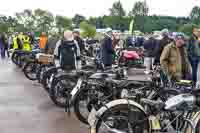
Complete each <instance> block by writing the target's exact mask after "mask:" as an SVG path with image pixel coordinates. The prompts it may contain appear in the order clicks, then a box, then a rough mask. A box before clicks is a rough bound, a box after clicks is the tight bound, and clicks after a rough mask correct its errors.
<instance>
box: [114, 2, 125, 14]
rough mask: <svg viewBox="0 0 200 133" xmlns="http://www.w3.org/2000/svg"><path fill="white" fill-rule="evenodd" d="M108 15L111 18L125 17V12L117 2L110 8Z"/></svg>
mask: <svg viewBox="0 0 200 133" xmlns="http://www.w3.org/2000/svg"><path fill="white" fill-rule="evenodd" d="M110 15H111V16H125V15H126V12H125V10H124V9H123V6H122V3H121V2H120V1H117V2H115V3H114V4H113V6H112V8H110Z"/></svg>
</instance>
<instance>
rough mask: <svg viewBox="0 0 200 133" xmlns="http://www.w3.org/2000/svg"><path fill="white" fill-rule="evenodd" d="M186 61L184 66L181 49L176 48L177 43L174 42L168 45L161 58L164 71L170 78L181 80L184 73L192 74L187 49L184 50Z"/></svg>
mask: <svg viewBox="0 0 200 133" xmlns="http://www.w3.org/2000/svg"><path fill="white" fill-rule="evenodd" d="M183 55H184V59H185V63H184V66H182V65H181V64H182V60H181V55H180V51H179V49H178V48H177V47H176V45H175V43H174V42H172V43H170V44H168V45H167V46H166V47H165V48H164V50H163V52H162V54H161V57H160V63H161V67H162V69H163V71H164V72H165V74H167V75H168V76H169V77H170V78H173V79H177V80H180V79H181V78H182V76H183V73H182V72H183V70H184V72H187V74H188V73H189V72H190V64H189V60H188V54H187V50H186V48H184V54H183Z"/></svg>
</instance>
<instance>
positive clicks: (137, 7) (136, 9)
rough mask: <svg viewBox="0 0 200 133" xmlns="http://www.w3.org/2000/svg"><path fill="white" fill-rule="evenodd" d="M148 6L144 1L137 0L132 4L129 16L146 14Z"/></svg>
mask: <svg viewBox="0 0 200 133" xmlns="http://www.w3.org/2000/svg"><path fill="white" fill-rule="evenodd" d="M148 12H149V7H148V5H147V3H146V2H141V1H138V2H136V3H135V4H134V6H133V9H132V11H131V12H130V13H129V16H147V15H148Z"/></svg>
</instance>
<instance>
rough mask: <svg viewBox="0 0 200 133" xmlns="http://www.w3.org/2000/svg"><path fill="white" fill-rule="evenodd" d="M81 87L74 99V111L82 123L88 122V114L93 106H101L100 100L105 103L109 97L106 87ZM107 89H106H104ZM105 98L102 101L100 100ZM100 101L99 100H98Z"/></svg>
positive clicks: (97, 107)
mask: <svg viewBox="0 0 200 133" xmlns="http://www.w3.org/2000/svg"><path fill="white" fill-rule="evenodd" d="M87 88H89V89H85V88H83V89H82V90H81V91H80V92H79V93H78V94H77V96H76V98H75V99H74V104H73V106H74V113H75V115H76V117H77V118H78V119H79V120H80V121H81V122H82V123H84V124H88V116H89V114H90V112H91V110H92V108H93V107H95V108H96V109H99V108H100V107H101V106H102V103H101V102H105V103H107V102H108V101H107V100H109V99H106V98H105V97H109V94H111V93H109V92H108V90H107V89H103V88H96V87H95V89H91V88H90V87H87ZM106 90H107V91H106ZM103 99H105V100H104V101H101V100H103ZM100 101H101V102H100Z"/></svg>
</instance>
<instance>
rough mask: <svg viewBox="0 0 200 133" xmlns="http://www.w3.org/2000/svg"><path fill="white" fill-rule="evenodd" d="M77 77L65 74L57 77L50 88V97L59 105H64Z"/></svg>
mask: <svg viewBox="0 0 200 133" xmlns="http://www.w3.org/2000/svg"><path fill="white" fill-rule="evenodd" d="M76 83H77V79H76V78H73V77H70V76H67V77H59V78H58V79H57V80H56V83H54V84H53V85H52V88H51V90H50V98H51V99H52V101H53V102H54V103H55V104H56V105H57V106H59V107H62V108H64V107H66V101H67V96H68V94H69V93H70V92H71V90H72V89H73V87H74V86H75V85H76Z"/></svg>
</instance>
